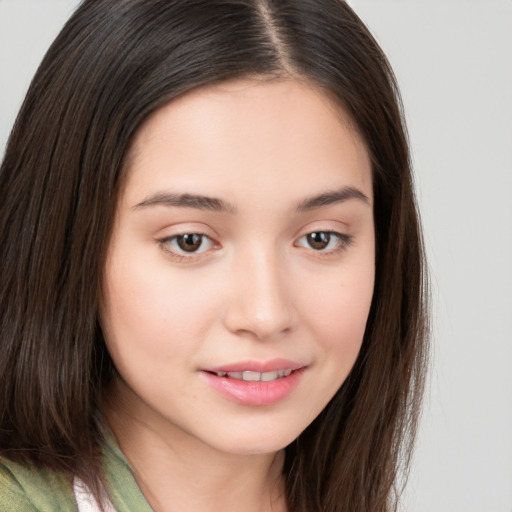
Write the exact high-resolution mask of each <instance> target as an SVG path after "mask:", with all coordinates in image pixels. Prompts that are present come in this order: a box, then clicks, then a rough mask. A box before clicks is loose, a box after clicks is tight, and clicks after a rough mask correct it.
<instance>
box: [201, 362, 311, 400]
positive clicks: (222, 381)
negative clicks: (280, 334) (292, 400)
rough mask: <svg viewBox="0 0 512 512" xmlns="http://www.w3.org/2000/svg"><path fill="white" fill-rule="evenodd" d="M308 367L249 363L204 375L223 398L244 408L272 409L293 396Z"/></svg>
mask: <svg viewBox="0 0 512 512" xmlns="http://www.w3.org/2000/svg"><path fill="white" fill-rule="evenodd" d="M306 368H307V366H306V365H304V364H301V363H297V362H294V361H289V360H285V359H274V360H272V361H266V362H259V361H245V362H238V363H234V364H229V365H224V366H220V367H214V368H207V369H204V370H202V371H201V373H202V375H203V376H204V377H205V378H206V380H207V382H208V384H209V385H210V386H211V387H212V388H213V389H214V390H216V391H217V392H219V393H220V394H221V395H222V396H223V397H225V398H227V399H228V400H230V401H234V402H236V403H238V404H241V405H247V406H262V405H272V404H275V403H277V402H280V401H281V400H283V399H285V398H286V397H287V396H289V395H290V394H291V393H292V392H293V390H294V389H295V388H296V387H297V385H298V384H299V382H300V380H301V378H302V375H303V374H304V372H305V370H306Z"/></svg>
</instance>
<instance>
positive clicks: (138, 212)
mask: <svg viewBox="0 0 512 512" xmlns="http://www.w3.org/2000/svg"><path fill="white" fill-rule="evenodd" d="M372 199H373V198H372V180H371V165H370V160H369V157H368V153H367V150H366V148H365V146H364V144H363V142H362V141H361V139H360V137H359V136H358V134H357V132H356V131H355V130H354V128H353V127H352V125H351V123H350V120H349V119H348V117H347V116H346V115H345V114H344V113H343V111H342V110H341V109H340V108H339V107H338V106H336V105H335V104H334V103H333V102H332V101H330V100H329V98H328V97H327V96H326V95H325V93H322V92H320V91H319V90H317V89H315V88H313V87H312V86H308V85H306V84H303V83H299V82H297V81H291V80H282V81H262V80H260V81H249V80H244V81H233V82H229V83H224V84H222V85H217V86H215V87H214V86H211V87H208V88H202V89H199V90H196V91H193V92H191V93H188V94H186V95H184V96H182V97H180V98H179V99H177V100H174V101H172V102H170V103H169V104H168V105H166V106H165V107H163V108H161V109H160V110H159V111H157V112H156V113H155V114H154V115H153V116H152V117H151V118H150V119H149V121H148V122H147V123H146V124H145V125H144V126H143V127H142V128H141V129H140V131H139V132H138V134H137V136H136V138H135V141H134V144H133V147H132V151H131V153H130V159H129V165H128V168H127V175H126V181H125V184H124V188H123V190H122V191H121V196H120V200H119V204H118V211H117V217H116V221H115V226H114V230H113V233H112V238H111V242H110V247H109V252H108V257H107V262H106V267H105V276H104V292H103V293H104V297H103V306H102V322H103V328H104V332H105V338H106V342H107V346H108V349H109V352H110V354H111V356H112V359H113V361H114V364H115V365H116V367H117V369H118V372H119V375H120V379H119V382H118V386H117V394H118V395H119V394H120V395H121V397H120V398H121V399H122V400H121V401H123V400H124V401H125V402H126V403H129V404H130V406H129V407H130V415H131V416H132V417H134V418H135V419H139V420H140V421H143V422H144V424H145V425H147V426H149V427H150V428H151V429H153V430H158V431H159V432H161V433H162V435H166V436H171V437H172V436H173V435H180V436H181V437H184V438H187V439H189V440H190V441H191V442H195V443H199V445H204V446H208V447H209V448H213V449H215V450H220V451H223V452H229V453H237V454H248V453H267V452H268V453H270V452H274V451H277V450H279V449H281V448H283V447H284V446H286V445H287V444H289V443H290V442H291V441H293V439H295V438H296V437H297V436H298V435H299V434H300V433H301V432H302V431H303V430H304V429H305V428H306V427H307V426H308V424H309V423H311V421H313V419H314V418H315V417H316V416H317V415H318V414H319V413H320V412H321V410H322V409H323V408H324V407H325V405H326V404H327V403H328V401H329V400H330V399H331V398H332V397H333V395H334V394H335V393H336V391H337V390H338V389H339V388H340V386H341V385H342V383H343V381H344V380H345V378H346V377H347V375H348V373H349V372H350V370H351V368H352V366H353V364H354V362H355V360H356V357H357V354H358V352H359V349H360V346H361V343H362V338H363V333H364V330H365V325H366V321H367V317H368V312H369V308H370V302H371V298H372V294H373V285H374V264H375V260H374V225H373V214H372ZM178 433H179V434H178Z"/></svg>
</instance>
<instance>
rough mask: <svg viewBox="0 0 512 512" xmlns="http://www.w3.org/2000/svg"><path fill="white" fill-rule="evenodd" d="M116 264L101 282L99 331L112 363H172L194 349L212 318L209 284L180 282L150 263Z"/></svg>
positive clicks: (165, 269) (212, 296)
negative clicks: (136, 361) (103, 284)
mask: <svg viewBox="0 0 512 512" xmlns="http://www.w3.org/2000/svg"><path fill="white" fill-rule="evenodd" d="M145 263H146V262H140V261H139V262H130V261H128V262H119V263H118V264H117V265H111V266H110V267H109V271H108V274H107V275H106V279H105V300H104V303H105V306H104V308H103V310H104V312H103V315H102V317H103V327H104V331H105V338H106V340H107V345H108V348H109V350H110V352H111V354H112V357H113V358H114V361H115V362H116V364H117V362H118V361H119V360H121V359H124V358H125V357H130V358H131V359H135V358H136V357H139V358H142V359H146V360H147V359H150V358H153V359H154V360H156V361H160V362H164V361H166V360H172V361H173V362H174V361H176V354H178V353H181V352H191V351H192V350H193V349H197V347H198V345H200V344H201V342H202V340H203V339H204V338H205V337H206V333H207V330H208V328H209V326H210V325H211V322H212V321H214V319H215V318H216V311H217V309H218V307H217V305H216V302H215V301H216V293H215V283H212V282H211V280H210V282H209V283H208V286H205V285H204V283H203V284H202V285H201V279H200V278H199V277H198V279H197V282H196V281H194V282H190V280H187V281H186V282H184V280H183V278H182V277H181V276H180V273H179V272H170V271H169V269H168V266H167V267H166V266H165V265H164V266H163V268H162V266H157V265H155V263H154V262H152V263H151V264H145Z"/></svg>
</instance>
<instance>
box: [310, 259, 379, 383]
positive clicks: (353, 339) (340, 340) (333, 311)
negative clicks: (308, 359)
mask: <svg viewBox="0 0 512 512" xmlns="http://www.w3.org/2000/svg"><path fill="white" fill-rule="evenodd" d="M320 284H321V285H319V286H317V287H315V289H314V290H309V291H308V293H307V294H306V293H303V294H302V295H303V300H304V302H303V306H302V310H303V311H307V319H306V320H305V322H306V324H307V325H308V326H309V329H310V330H311V331H312V333H313V336H314V339H315V340H316V343H317V347H318V350H319V352H320V357H321V358H322V359H323V363H324V365H325V376H326V379H325V381H324V384H325V385H326V386H327V387H329V388H330V389H331V390H334V391H335V390H336V389H338V388H339V386H341V384H342V383H343V381H344V380H345V378H346V377H347V375H348V373H349V372H350V370H351V369H352V366H353V365H354V363H355V361H356V359H357V356H358V354H359V350H360V348H361V344H362V341H363V336H364V332H365V329H366V323H367V320H368V314H369V311H370V305H371V301H372V297H373V288H374V264H373V259H369V260H368V262H367V263H365V264H362V265H354V266H353V267H351V270H350V271H347V272H343V275H341V276H332V278H331V279H328V280H326V281H324V282H323V283H320Z"/></svg>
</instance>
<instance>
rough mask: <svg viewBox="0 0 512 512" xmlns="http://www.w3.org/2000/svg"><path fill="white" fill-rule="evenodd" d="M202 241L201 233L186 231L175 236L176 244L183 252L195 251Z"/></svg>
mask: <svg viewBox="0 0 512 512" xmlns="http://www.w3.org/2000/svg"><path fill="white" fill-rule="evenodd" d="M202 243H203V235H198V234H197V233H187V234H185V235H178V236H177V237H176V244H177V245H178V247H179V248H180V249H181V250H182V251H184V252H196V251H197V250H198V249H199V248H200V247H201V245H202Z"/></svg>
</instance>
